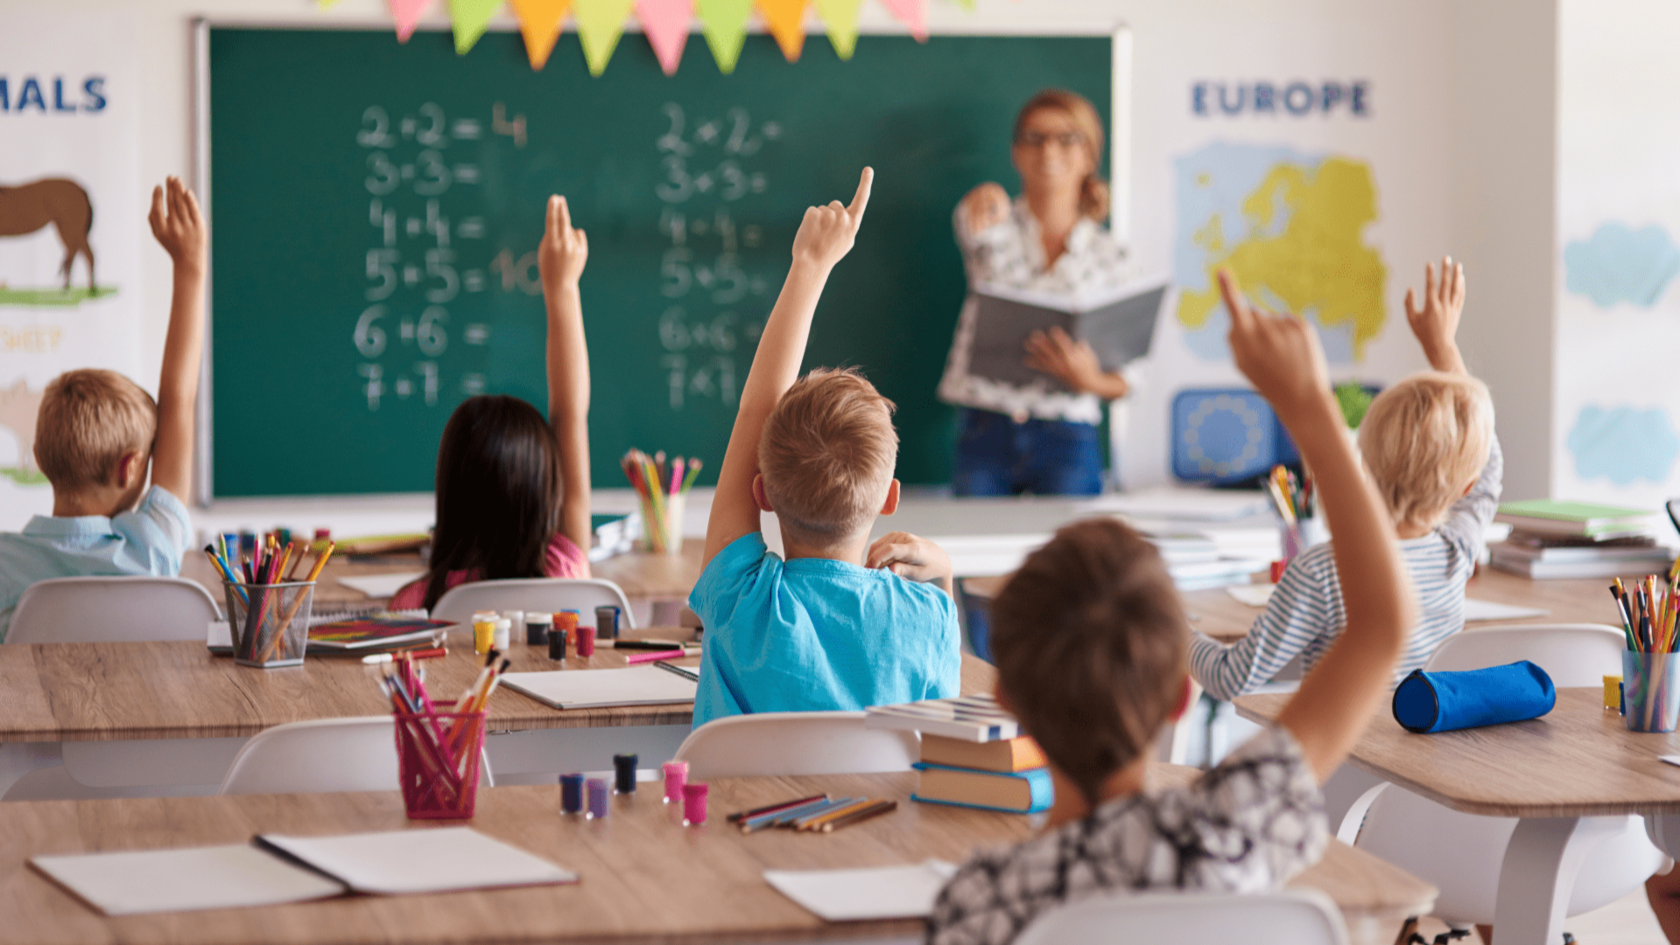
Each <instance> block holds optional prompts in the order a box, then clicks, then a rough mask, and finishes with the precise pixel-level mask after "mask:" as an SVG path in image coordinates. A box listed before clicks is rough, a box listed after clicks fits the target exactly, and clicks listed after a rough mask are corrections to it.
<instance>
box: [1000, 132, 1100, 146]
mask: <svg viewBox="0 0 1680 945" xmlns="http://www.w3.org/2000/svg"><path fill="white" fill-rule="evenodd" d="M1052 141H1053V142H1055V143H1056V144H1058V145H1060V146H1061V147H1064V148H1072V147H1077V146H1079V145H1081V144H1083V143H1085V136H1084V135H1082V134H1080V133H1079V132H1077V131H1062V132H1057V133H1056V134H1053V135H1050V134H1045V133H1044V132H1042V131H1023V132H1021V133H1020V134H1019V135H1016V136H1015V143H1016V144H1018V145H1021V146H1022V147H1025V148H1042V147H1044V146H1045V145H1046V144H1049V143H1050V142H1052Z"/></svg>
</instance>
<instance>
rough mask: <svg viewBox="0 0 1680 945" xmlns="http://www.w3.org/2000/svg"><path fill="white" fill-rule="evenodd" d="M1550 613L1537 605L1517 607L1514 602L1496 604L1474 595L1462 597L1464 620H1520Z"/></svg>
mask: <svg viewBox="0 0 1680 945" xmlns="http://www.w3.org/2000/svg"><path fill="white" fill-rule="evenodd" d="M1549 613H1551V611H1549V610H1544V609H1542V608H1539V607H1518V606H1516V605H1514V604H1496V603H1494V602H1493V601H1491V600H1477V599H1475V598H1474V597H1466V598H1464V620H1465V622H1466V623H1468V622H1470V621H1472V620H1521V619H1523V618H1524V617H1544V616H1546V615H1547V614H1549Z"/></svg>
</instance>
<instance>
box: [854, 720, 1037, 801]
mask: <svg viewBox="0 0 1680 945" xmlns="http://www.w3.org/2000/svg"><path fill="white" fill-rule="evenodd" d="M864 724H865V725H867V726H869V727H870V728H892V729H905V730H909V731H914V732H920V733H921V735H922V760H921V762H920V763H919V764H917V765H916V769H917V770H918V771H920V772H921V784H920V786H919V787H918V788H917V790H916V793H915V794H913V795H911V800H914V801H920V802H922V803H924V804H953V805H956V806H959V807H978V808H981V809H983V810H996V811H1006V812H1010V813H1017V814H1036V813H1038V812H1039V811H1043V810H1047V809H1049V807H1050V802H1051V801H1052V800H1053V798H1054V792H1053V790H1052V788H1051V784H1050V770H1049V769H1048V768H1047V767H1045V764H1046V762H1045V760H1044V752H1042V751H1040V750H1039V747H1038V743H1037V742H1035V741H1033V740H1032V738H1031V737H1030V736H1027V735H1022V734H1021V731H1020V726H1019V725H1017V724H1016V722H1015V718H1014V716H1011V715H1010V714H1009V713H1008V712H1005V711H1004V710H1003V709H1002V708H1000V707H999V706H998V704H997V702H996V701H995V700H994V699H992V697H990V696H961V697H958V698H955V699H933V700H929V701H926V702H911V703H906V704H903V705H889V706H876V707H874V708H871V709H869V710H868V712H867V713H866V715H865V719H864Z"/></svg>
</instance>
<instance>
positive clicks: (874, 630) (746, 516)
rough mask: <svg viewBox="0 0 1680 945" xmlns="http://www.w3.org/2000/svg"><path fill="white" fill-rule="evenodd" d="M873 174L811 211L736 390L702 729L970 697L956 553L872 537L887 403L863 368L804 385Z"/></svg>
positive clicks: (710, 594) (710, 608)
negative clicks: (809, 341)
mask: <svg viewBox="0 0 1680 945" xmlns="http://www.w3.org/2000/svg"><path fill="white" fill-rule="evenodd" d="M872 180H873V172H871V171H870V170H868V169H867V168H866V169H865V170H864V172H863V179H862V180H861V181H860V182H859V184H858V190H857V195H856V196H855V197H854V198H853V199H852V204H851V206H849V207H843V206H841V205H840V203H839V202H838V201H836V202H834V203H831V204H829V205H828V206H825V207H813V208H811V209H809V210H806V211H805V219H804V221H803V222H802V223H801V224H800V227H799V232H798V234H796V235H795V236H794V238H793V265H792V266H791V268H789V270H788V276H787V282H786V283H785V284H784V285H783V286H782V292H781V295H780V296H778V297H777V299H776V305H775V308H774V309H773V310H772V311H771V313H770V318H769V320H768V321H767V322H766V323H765V325H764V332H763V334H762V335H761V336H760V338H759V342H758V352H757V354H756V355H754V357H753V365H752V370H751V371H750V372H749V373H748V375H747V381H746V384H745V385H743V387H742V388H741V403H740V409H739V411H738V412H737V414H736V417H735V429H734V432H733V433H732V434H731V435H730V438H729V449H728V451H727V452H726V453H725V454H724V459H723V467H722V469H721V471H720V472H719V474H718V486H717V494H716V497H715V498H714V499H713V501H712V515H711V520H710V522H709V523H708V525H707V529H706V553H705V559H704V560H705V566H704V570H703V572H702V573H701V576H700V581H699V583H698V584H696V585H695V588H694V592H693V594H691V595H690V596H689V606H691V607H693V608H694V611H695V613H697V614H699V616H700V619H701V622H702V623H703V624H704V625H705V627H706V649H705V655H704V656H703V657H702V659H701V670H700V687H699V691H698V693H697V694H696V695H695V700H694V724H695V725H696V726H700V725H704V724H705V723H707V722H710V721H712V720H713V719H717V718H722V717H724V716H729V715H736V714H739V713H743V712H778V711H793V710H810V711H817V710H834V709H862V708H864V707H866V706H872V705H885V704H888V703H894V702H911V701H915V700H919V699H938V698H945V697H948V696H954V695H957V694H958V692H959V689H960V670H961V659H962V656H961V651H960V641H959V636H958V629H957V614H956V608H955V607H954V606H953V605H952V602H951V596H950V595H951V589H952V582H951V560H950V558H948V557H947V556H946V555H945V552H944V551H943V550H941V549H940V548H939V546H938V545H935V544H934V543H932V542H930V541H927V540H926V539H922V538H917V537H916V536H914V535H909V534H905V533H903V532H894V533H892V534H889V535H887V536H885V537H883V538H881V539H880V540H879V541H877V542H875V543H874V544H873V545H871V544H870V543H869V532H870V529H871V528H872V527H873V525H874V524H875V518H876V516H877V515H890V514H892V513H893V512H894V511H895V510H896V509H897V508H898V480H896V479H894V478H893V467H894V465H895V464H896V463H897V460H898V434H897V433H896V432H895V431H894V430H893V425H892V409H893V407H892V402H891V401H889V400H887V399H886V398H885V397H882V396H881V395H880V393H879V392H878V391H876V390H875V387H874V386H873V385H872V384H870V383H869V382H868V381H867V380H864V378H863V376H862V375H860V374H858V373H857V372H856V371H849V370H847V371H838V370H816V371H812V372H811V373H810V374H809V375H807V376H805V377H804V378H798V373H799V362H800V360H801V359H802V358H803V357H804V354H805V340H806V337H807V336H808V335H809V333H810V328H811V316H812V315H813V314H814V313H815V311H816V307H817V299H818V297H819V296H821V294H822V288H823V285H824V284H825V283H826V282H827V280H828V275H829V273H830V271H832V270H833V268H834V266H835V264H836V263H838V262H839V261H840V260H841V258H842V257H844V256H845V255H846V253H847V251H849V250H850V249H851V248H852V241H853V239H854V238H855V237H856V235H857V231H858V226H859V225H860V224H861V223H862V222H863V210H864V206H865V205H866V204H867V203H868V202H869V189H870V183H871V181H872ZM760 511H765V512H775V513H776V516H777V521H778V523H779V525H780V527H781V532H782V547H783V548H784V549H785V550H786V553H787V556H786V557H787V560H786V561H785V562H784V561H783V560H782V559H781V558H779V557H777V556H776V555H774V554H771V553H770V552H769V551H767V550H766V549H765V545H764V538H763V536H762V535H761V534H760V533H759V513H760ZM923 582H937V583H938V584H939V585H940V587H939V588H934V587H930V586H927V584H926V583H923Z"/></svg>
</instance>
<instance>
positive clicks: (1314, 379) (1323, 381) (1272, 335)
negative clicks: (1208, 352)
mask: <svg viewBox="0 0 1680 945" xmlns="http://www.w3.org/2000/svg"><path fill="white" fill-rule="evenodd" d="M1219 292H1220V294H1221V295H1223V296H1224V297H1225V307H1226V308H1227V309H1229V310H1230V312H1231V333H1230V335H1229V336H1227V337H1228V340H1229V341H1230V344H1231V356H1232V358H1234V359H1235V360H1236V362H1237V369H1238V370H1240V371H1242V372H1243V376H1245V377H1247V378H1248V379H1249V380H1250V381H1251V382H1253V384H1254V386H1255V388H1256V389H1257V390H1259V391H1260V395H1261V396H1263V397H1265V398H1266V400H1267V401H1268V402H1270V403H1271V405H1272V409H1273V410H1276V411H1277V413H1278V416H1279V417H1281V418H1282V419H1283V422H1284V423H1285V424H1286V425H1287V424H1292V423H1295V422H1298V421H1300V420H1302V419H1304V418H1306V417H1308V416H1310V415H1311V413H1312V412H1313V411H1316V410H1322V409H1323V408H1324V407H1325V406H1327V405H1328V406H1330V407H1332V408H1334V406H1335V401H1334V399H1333V398H1332V397H1331V394H1330V369H1329V368H1328V367H1327V366H1326V365H1325V363H1324V349H1323V348H1322V347H1321V346H1320V345H1319V342H1318V335H1317V334H1316V333H1315V332H1314V331H1313V330H1312V328H1311V327H1309V326H1308V325H1307V324H1306V323H1305V322H1303V321H1302V320H1300V319H1299V318H1295V317H1294V316H1291V315H1274V314H1272V313H1270V312H1263V311H1257V310H1255V309H1253V308H1251V307H1250V306H1249V304H1248V299H1246V298H1244V297H1243V293H1242V289H1241V288H1240V287H1238V285H1237V280H1236V277H1235V276H1233V275H1231V272H1230V270H1228V269H1221V270H1219Z"/></svg>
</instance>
